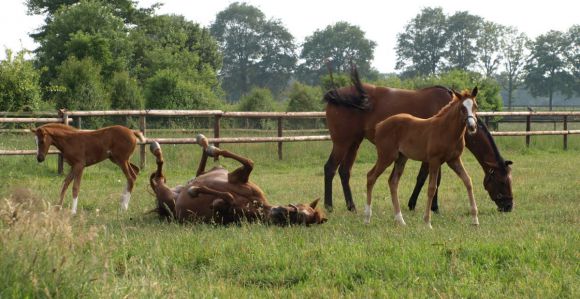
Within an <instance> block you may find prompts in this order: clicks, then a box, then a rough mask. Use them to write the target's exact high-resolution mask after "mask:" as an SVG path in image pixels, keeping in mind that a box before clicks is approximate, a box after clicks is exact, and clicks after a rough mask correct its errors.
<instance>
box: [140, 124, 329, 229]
mask: <svg viewBox="0 0 580 299" xmlns="http://www.w3.org/2000/svg"><path fill="white" fill-rule="evenodd" d="M197 140H198V144H200V145H201V146H202V148H203V151H202V157H201V161H200V164H199V167H198V170H197V174H196V177H195V178H193V179H192V180H190V181H189V182H188V183H187V184H186V185H185V186H177V187H175V188H169V187H167V186H166V184H165V183H166V182H165V176H164V175H163V162H164V161H163V154H162V152H161V147H160V146H159V144H158V143H156V142H154V143H152V144H151V152H152V153H153V155H155V157H156V158H157V171H156V172H154V173H152V174H151V177H150V180H149V182H150V184H151V187H152V189H153V191H154V192H155V195H156V197H157V208H155V209H154V210H152V212H157V213H158V214H159V216H160V217H162V218H167V219H171V218H175V219H177V220H179V221H197V222H205V223H218V224H228V223H235V222H239V221H241V220H247V221H255V220H259V221H263V222H266V223H273V224H277V225H288V224H303V225H310V224H321V223H324V222H325V221H326V218H325V216H324V213H323V212H322V211H320V210H319V209H317V208H316V205H317V204H318V199H317V200H315V201H313V202H312V203H310V204H297V205H292V204H290V205H286V206H273V205H271V204H270V203H268V200H267V199H266V197H265V195H264V192H262V190H261V189H260V187H258V186H257V185H255V184H254V183H252V182H250V180H249V178H250V174H251V172H252V169H253V167H254V162H252V160H249V159H246V158H244V157H241V156H238V155H236V154H234V153H231V152H229V151H226V150H222V149H219V148H217V147H214V146H208V143H207V139H206V138H205V137H204V136H203V135H198V138H197ZM208 156H211V157H218V156H222V157H225V158H230V159H234V160H236V161H238V162H240V163H241V164H242V166H241V167H239V168H238V169H236V170H234V171H233V172H228V171H227V170H226V169H224V168H222V167H215V168H213V169H211V170H209V171H205V165H206V162H207V158H208Z"/></svg>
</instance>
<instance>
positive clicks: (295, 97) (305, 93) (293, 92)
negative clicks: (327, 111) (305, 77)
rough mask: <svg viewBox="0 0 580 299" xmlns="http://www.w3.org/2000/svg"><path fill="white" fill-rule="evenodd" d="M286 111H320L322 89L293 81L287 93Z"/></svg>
mask: <svg viewBox="0 0 580 299" xmlns="http://www.w3.org/2000/svg"><path fill="white" fill-rule="evenodd" d="M288 99H289V102H288V107H287V109H286V111H289V112H297V111H322V109H323V105H322V101H321V99H322V90H321V89H320V88H319V87H314V86H309V85H305V84H302V83H299V82H294V84H292V87H290V91H289V94H288Z"/></svg>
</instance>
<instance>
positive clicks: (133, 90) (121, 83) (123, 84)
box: [109, 72, 144, 109]
mask: <svg viewBox="0 0 580 299" xmlns="http://www.w3.org/2000/svg"><path fill="white" fill-rule="evenodd" d="M109 85H110V86H111V108H112V109H143V108H144V104H143V94H142V92H141V88H140V87H139V84H138V83H137V80H135V79H134V78H131V76H129V73H127V72H118V73H115V74H113V78H112V79H111V82H110V83H109Z"/></svg>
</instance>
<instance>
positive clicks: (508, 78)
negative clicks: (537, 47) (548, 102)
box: [500, 27, 529, 110]
mask: <svg viewBox="0 0 580 299" xmlns="http://www.w3.org/2000/svg"><path fill="white" fill-rule="evenodd" d="M527 44H529V39H528V37H527V36H526V35H525V34H524V33H521V32H519V31H518V30H517V29H516V28H514V27H508V28H506V29H505V31H504V35H503V37H502V38H501V40H500V51H501V53H502V54H501V55H502V57H503V61H504V68H505V71H504V72H503V73H502V75H501V76H500V77H502V78H505V80H501V81H502V82H504V84H503V87H504V88H505V89H506V90H507V93H508V101H507V102H508V108H509V109H510V110H511V109H512V99H513V92H514V90H516V89H517V88H518V87H519V86H521V85H522V84H523V78H524V66H525V63H526V56H527V54H526V50H527Z"/></svg>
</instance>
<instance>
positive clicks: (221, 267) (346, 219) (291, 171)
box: [0, 135, 580, 298]
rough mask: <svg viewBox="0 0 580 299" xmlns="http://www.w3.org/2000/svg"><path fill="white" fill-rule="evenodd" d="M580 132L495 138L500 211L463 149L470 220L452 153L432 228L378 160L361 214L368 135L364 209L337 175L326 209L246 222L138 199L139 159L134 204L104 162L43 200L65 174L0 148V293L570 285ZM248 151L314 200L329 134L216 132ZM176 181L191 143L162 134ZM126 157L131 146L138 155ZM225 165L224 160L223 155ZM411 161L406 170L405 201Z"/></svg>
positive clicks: (491, 290) (269, 188)
mask: <svg viewBox="0 0 580 299" xmlns="http://www.w3.org/2000/svg"><path fill="white" fill-rule="evenodd" d="M579 137H580V136H571V137H570V140H569V150H568V151H562V150H561V148H562V137H560V136H558V137H533V138H532V144H531V148H530V149H526V148H525V141H524V140H525V139H524V138H523V137H518V138H507V137H498V138H497V139H496V140H497V141H498V144H499V148H500V150H501V151H502V154H503V155H504V157H505V158H506V159H510V160H513V161H514V165H513V188H514V189H513V192H514V196H515V202H516V205H515V208H514V212H512V213H508V214H502V213H499V212H497V211H496V207H495V204H494V203H493V202H492V201H491V200H490V199H489V198H488V196H487V194H486V193H485V191H484V189H483V187H482V179H483V173H482V171H481V168H480V167H479V166H478V164H477V163H476V161H475V159H474V158H473V156H472V155H471V154H470V153H468V152H466V154H465V155H464V162H465V165H466V168H467V170H468V171H469V173H470V175H471V177H472V179H473V182H474V186H475V195H476V199H477V202H478V206H479V211H480V217H479V220H480V223H481V225H480V226H479V227H473V226H471V225H470V216H469V214H468V207H469V204H468V200H467V196H466V192H465V190H464V187H463V186H462V184H461V182H460V181H459V179H458V178H457V177H455V176H454V175H453V174H452V173H451V171H450V170H449V169H448V168H446V169H444V172H443V181H442V185H441V189H440V193H439V194H440V198H441V200H440V207H441V213H440V214H439V215H435V216H434V218H433V227H434V229H433V230H428V229H426V228H425V226H424V225H423V223H422V220H421V219H422V211H423V208H424V204H425V193H422V194H421V198H420V200H419V203H418V207H417V211H415V212H410V211H407V210H406V208H405V209H404V210H403V214H404V216H405V220H406V221H407V227H403V228H402V227H397V226H395V224H394V221H393V217H392V207H391V203H390V199H389V198H388V187H387V184H386V179H387V175H384V176H383V177H381V179H380V180H379V183H377V185H376V187H375V193H374V194H375V198H376V199H375V201H374V202H373V204H374V209H373V211H374V216H373V219H372V223H371V224H370V225H364V224H363V216H362V213H361V212H360V211H362V208H363V207H364V202H363V200H364V194H365V178H366V172H367V171H368V170H369V169H370V168H371V167H372V165H373V164H374V160H375V153H374V148H373V147H372V146H371V145H370V144H369V143H368V142H365V143H363V147H362V149H361V152H360V153H359V156H358V161H357V163H356V164H355V167H354V169H353V175H352V180H351V184H352V186H353V194H354V196H355V202H356V204H357V205H358V207H359V213H358V214H353V213H350V212H347V211H346V208H345V204H344V199H343V196H342V191H341V188H340V185H339V179H338V178H336V179H335V182H334V194H335V212H333V213H331V214H329V215H328V218H329V221H328V222H327V223H325V224H323V225H321V226H314V227H274V226H268V225H262V224H259V223H255V224H247V223H244V224H241V225H233V226H228V227H216V226H212V225H191V224H188V225H179V224H170V223H165V222H160V221H159V220H158V219H157V218H156V217H155V216H153V215H146V214H145V212H146V211H147V210H149V209H150V208H152V207H153V205H154V199H153V196H151V195H150V194H149V193H148V191H147V188H146V185H147V179H146V178H147V177H148V174H149V173H150V172H152V171H153V163H151V157H152V156H151V155H149V156H148V158H149V163H148V165H147V167H146V168H145V169H144V170H143V173H142V174H141V175H140V176H139V179H138V181H137V186H136V190H135V191H134V193H133V198H132V200H131V203H130V205H129V211H128V212H125V213H122V212H119V211H118V209H119V198H120V195H121V192H122V190H123V188H124V185H125V183H124V179H123V176H122V174H121V172H120V171H119V170H118V169H116V168H115V166H114V165H113V164H112V163H110V162H105V163H102V164H99V165H97V166H93V167H91V168H88V169H86V170H85V173H84V177H83V183H82V185H81V194H80V198H79V210H80V212H79V214H78V215H77V216H74V217H71V216H70V215H69V212H68V209H69V208H70V202H71V196H70V190H69V195H68V196H67V198H66V201H65V203H66V211H61V212H55V211H53V209H52V208H51V205H54V204H55V203H56V202H57V201H58V193H59V190H60V186H61V182H62V180H63V176H59V175H57V174H56V157H55V156H50V157H49V158H48V159H47V161H45V162H44V163H43V164H37V163H36V160H35V157H34V156H27V157H0V165H1V166H0V170H1V171H0V219H1V220H0V298H25V297H61V298H63V297H64V298H74V297H87V298H96V297H110V298H120V297H129V298H143V297H161V298H175V297H186V298H187V297H189V298H191V297H194V298H207V297H218V298H236V297H237V298H247V297H255V298H262V297H283V298H286V297H290V298H304V297H306V298H335V297H354V298H361V297H362V298H368V297H389V298H397V297H423V298H433V297H444V298H448V297H477V298H490V297H493V298H506V297H532V298H578V297H580V287H579V285H580V284H579V283H578V282H579V281H580V227H579V222H580V217H579V216H578V214H579V212H580V207H579V199H580V170H579V168H578V166H579V165H580V138H579ZM222 147H223V148H227V149H229V150H232V151H235V152H237V153H240V154H243V155H245V156H248V157H250V158H251V159H253V160H254V161H256V167H255V169H254V172H253V175H252V180H253V181H254V182H256V183H257V184H258V185H260V186H261V187H262V189H263V190H264V191H265V193H266V194H267V196H268V198H269V200H270V202H272V203H295V202H306V201H311V200H312V199H315V198H317V197H321V196H322V195H323V169H322V166H323V164H324V162H325V161H326V159H327V157H328V153H329V151H330V148H331V144H330V142H311V143H291V144H285V145H284V160H283V161H278V160H277V155H276V144H253V145H223V146H222ZM0 148H2V149H9V148H34V141H33V140H32V139H31V138H22V137H15V136H11V135H8V136H3V137H2V139H1V141H0ZM164 151H165V153H166V157H165V158H166V161H167V163H166V172H167V176H168V183H169V184H170V185H176V184H181V183H183V182H185V181H187V180H188V179H190V178H191V176H192V175H193V174H194V172H195V169H196V167H197V163H198V161H199V156H200V155H199V153H200V150H199V148H198V147H197V146H165V147H164ZM135 160H136V159H135ZM221 162H222V163H223V165H225V166H226V167H227V168H229V169H233V168H235V167H237V164H236V163H232V162H231V161H227V160H226V161H224V160H222V161H221ZM417 170H418V163H416V162H409V163H408V164H407V169H406V171H405V175H404V176H403V179H402V180H401V186H400V189H399V194H400V196H401V201H402V205H403V206H404V207H406V200H407V198H408V196H409V195H410V193H411V190H412V187H413V185H414V181H415V175H416V173H417Z"/></svg>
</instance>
